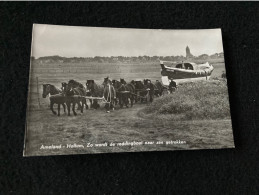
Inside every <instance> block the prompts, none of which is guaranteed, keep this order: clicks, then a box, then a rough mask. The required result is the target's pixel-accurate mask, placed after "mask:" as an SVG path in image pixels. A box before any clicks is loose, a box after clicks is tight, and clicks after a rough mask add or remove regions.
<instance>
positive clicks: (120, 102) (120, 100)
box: [119, 95, 123, 108]
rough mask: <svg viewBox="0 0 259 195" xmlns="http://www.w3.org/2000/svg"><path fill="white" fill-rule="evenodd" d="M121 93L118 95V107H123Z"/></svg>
mask: <svg viewBox="0 0 259 195" xmlns="http://www.w3.org/2000/svg"><path fill="white" fill-rule="evenodd" d="M122 98H123V97H122V95H120V98H119V104H120V108H122V107H123V99H122Z"/></svg>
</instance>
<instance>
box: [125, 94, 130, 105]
mask: <svg viewBox="0 0 259 195" xmlns="http://www.w3.org/2000/svg"><path fill="white" fill-rule="evenodd" d="M128 104H129V96H128V94H125V106H126V108H128Z"/></svg>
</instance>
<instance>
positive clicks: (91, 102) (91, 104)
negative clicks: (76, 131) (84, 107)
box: [89, 99, 93, 108]
mask: <svg viewBox="0 0 259 195" xmlns="http://www.w3.org/2000/svg"><path fill="white" fill-rule="evenodd" d="M89 102H90V108H92V107H93V100H91V99H89Z"/></svg>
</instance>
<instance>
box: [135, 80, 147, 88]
mask: <svg viewBox="0 0 259 195" xmlns="http://www.w3.org/2000/svg"><path fill="white" fill-rule="evenodd" d="M135 87H136V89H144V88H145V87H144V85H143V82H142V81H135Z"/></svg>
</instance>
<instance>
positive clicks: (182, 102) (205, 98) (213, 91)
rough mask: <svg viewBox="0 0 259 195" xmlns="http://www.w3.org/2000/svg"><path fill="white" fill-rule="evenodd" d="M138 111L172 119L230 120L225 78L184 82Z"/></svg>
mask: <svg viewBox="0 0 259 195" xmlns="http://www.w3.org/2000/svg"><path fill="white" fill-rule="evenodd" d="M138 114H139V115H140V116H141V117H149V118H156V119H162V120H164V119H165V120H174V121H177V120H203V119H230V110H229V99H228V90H227V83H226V80H223V79H220V80H218V79H214V80H210V81H202V82H197V83H186V84H184V85H181V86H180V87H179V89H178V90H177V91H176V92H174V93H173V94H170V95H166V96H163V97H160V98H157V99H155V100H154V102H153V103H152V104H150V105H148V106H147V107H145V108H143V109H142V110H140V111H139V113H138Z"/></svg>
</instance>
